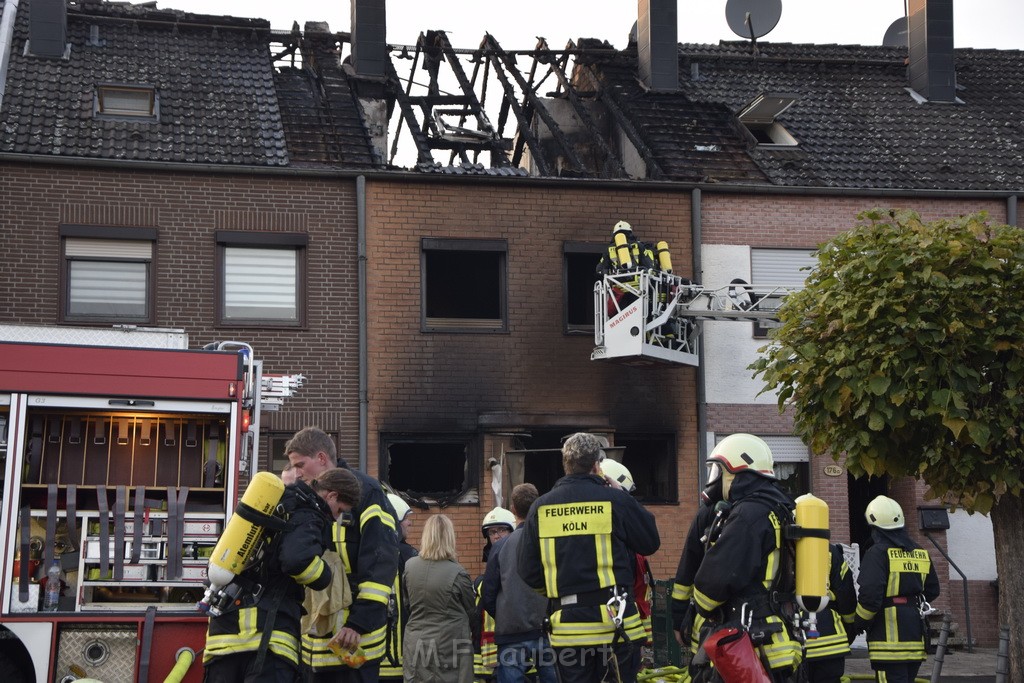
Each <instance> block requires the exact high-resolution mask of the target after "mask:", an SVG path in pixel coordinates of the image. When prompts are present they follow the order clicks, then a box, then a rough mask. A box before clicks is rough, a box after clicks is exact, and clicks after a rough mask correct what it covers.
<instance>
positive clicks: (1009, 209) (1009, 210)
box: [1006, 195, 1018, 227]
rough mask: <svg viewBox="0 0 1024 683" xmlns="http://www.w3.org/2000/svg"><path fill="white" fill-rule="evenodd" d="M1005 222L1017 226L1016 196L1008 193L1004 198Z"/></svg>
mask: <svg viewBox="0 0 1024 683" xmlns="http://www.w3.org/2000/svg"><path fill="white" fill-rule="evenodd" d="M1006 224H1007V225H1012V226H1013V227H1018V226H1017V196H1016V195H1010V196H1009V197H1007V198H1006Z"/></svg>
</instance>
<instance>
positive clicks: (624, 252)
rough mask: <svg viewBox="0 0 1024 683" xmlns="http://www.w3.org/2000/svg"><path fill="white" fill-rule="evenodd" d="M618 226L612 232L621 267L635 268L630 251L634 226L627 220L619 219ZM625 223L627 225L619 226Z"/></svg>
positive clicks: (624, 268)
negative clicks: (630, 225) (630, 239)
mask: <svg viewBox="0 0 1024 683" xmlns="http://www.w3.org/2000/svg"><path fill="white" fill-rule="evenodd" d="M615 225H616V228H618V229H617V230H616V231H615V232H614V233H612V238H613V239H614V240H615V253H616V255H617V256H618V257H619V268H621V269H622V270H632V269H633V255H632V254H631V253H629V237H628V236H629V235H632V234H633V230H632V228H630V227H629V223H626V222H625V221H619V222H618V223H616V224H615ZM622 225H625V227H619V226H622Z"/></svg>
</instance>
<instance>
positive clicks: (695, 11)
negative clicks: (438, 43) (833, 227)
mask: <svg viewBox="0 0 1024 683" xmlns="http://www.w3.org/2000/svg"><path fill="white" fill-rule="evenodd" d="M131 1H133V2H138V1H140V0H131ZM740 1H741V2H742V3H743V5H744V6H749V5H750V4H751V3H752V2H753V0H740ZM725 4H726V0H689V2H687V0H679V8H678V14H679V42H681V43H717V42H718V41H719V40H738V39H739V38H738V37H737V36H736V35H735V34H734V33H733V32H732V31H731V30H730V29H729V26H728V24H727V23H726V20H725ZM157 6H158V7H160V8H173V9H182V10H186V11H189V12H198V13H203V14H224V15H231V16H236V17H258V18H261V19H268V20H269V21H270V24H271V26H272V27H273V28H275V29H282V30H288V29H290V28H291V26H292V22H293V21H298V22H299V26H302V25H303V24H304V23H305V22H306V21H326V22H328V23H329V24H330V28H331V30H332V31H348V30H349V28H350V26H349V23H350V22H349V13H350V11H351V10H350V7H351V3H350V0H215V1H211V0H158V1H157ZM953 12H954V29H953V39H954V43H955V45H956V47H976V48H1000V49H1013V50H1021V49H1024V1H1022V0H956V2H955V3H954V5H953ZM903 13H904V0H782V18H781V19H780V20H779V23H778V25H777V26H776V27H775V30H773V31H772V32H771V33H769V34H768V35H766V36H765V37H764V38H763V39H762V40H765V41H770V42H788V43H819V44H824V43H839V44H861V45H880V44H881V43H882V36H883V35H885V31H886V29H887V28H888V27H889V26H890V25H891V24H892V23H893V21H895V20H896V19H897V18H899V17H901V16H903ZM387 16H388V19H387V21H388V33H387V40H388V42H389V43H391V44H394V45H401V44H408V45H414V44H415V43H416V38H417V36H418V35H419V33H420V32H421V31H426V30H430V29H442V30H445V31H447V32H448V33H449V37H450V38H451V41H452V44H453V45H454V46H455V47H458V48H474V47H477V46H478V45H479V44H480V40H481V38H483V35H484V33H485V32H490V33H491V34H492V35H494V37H495V38H496V39H497V40H498V42H499V43H500V44H501V46H502V47H504V48H505V49H507V50H511V49H531V48H533V47H534V46H535V45H536V37H537V36H544V37H545V38H547V41H548V45H549V46H550V47H552V48H554V49H558V48H561V47H564V46H565V44H566V43H567V42H568V41H569V40H576V39H578V38H601V39H604V40H607V41H609V42H610V43H612V45H614V46H615V47H618V48H622V47H625V44H626V39H627V36H628V35H629V31H630V29H631V28H632V26H633V22H634V21H636V16H637V3H636V2H635V0H506V1H504V2H500V3H499V2H495V1H493V0H387Z"/></svg>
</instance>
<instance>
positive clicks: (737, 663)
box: [704, 628, 772, 683]
mask: <svg viewBox="0 0 1024 683" xmlns="http://www.w3.org/2000/svg"><path fill="white" fill-rule="evenodd" d="M704 651H705V652H707V653H708V658H709V659H710V660H711V661H712V663H713V664H714V665H715V669H716V670H717V671H718V675H719V676H721V677H722V680H723V681H725V683H772V679H771V678H770V677H769V676H768V674H767V673H766V672H765V670H764V665H763V664H762V663H761V658H760V657H758V656H757V652H756V651H755V650H754V643H753V642H752V641H751V640H750V634H748V633H747V632H746V631H744V630H742V629H738V628H723V629H721V630H719V631H715V632H714V633H712V634H711V635H709V636H708V637H707V639H706V640H705V641H704Z"/></svg>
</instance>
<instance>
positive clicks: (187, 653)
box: [164, 647, 196, 683]
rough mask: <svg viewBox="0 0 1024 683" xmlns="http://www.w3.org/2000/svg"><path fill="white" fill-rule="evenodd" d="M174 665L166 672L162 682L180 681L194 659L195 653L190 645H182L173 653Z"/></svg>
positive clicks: (175, 682) (176, 682) (177, 682)
mask: <svg viewBox="0 0 1024 683" xmlns="http://www.w3.org/2000/svg"><path fill="white" fill-rule="evenodd" d="M174 660H175V663H174V667H173V668H172V669H171V670H170V672H169V673H168V674H167V678H165V679H164V683H181V681H182V679H183V678H185V674H187V673H188V670H189V667H191V666H192V663H193V662H194V661H195V660H196V653H195V650H193V649H192V648H190V647H183V648H181V649H180V650H178V651H177V652H176V653H175V654H174Z"/></svg>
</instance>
